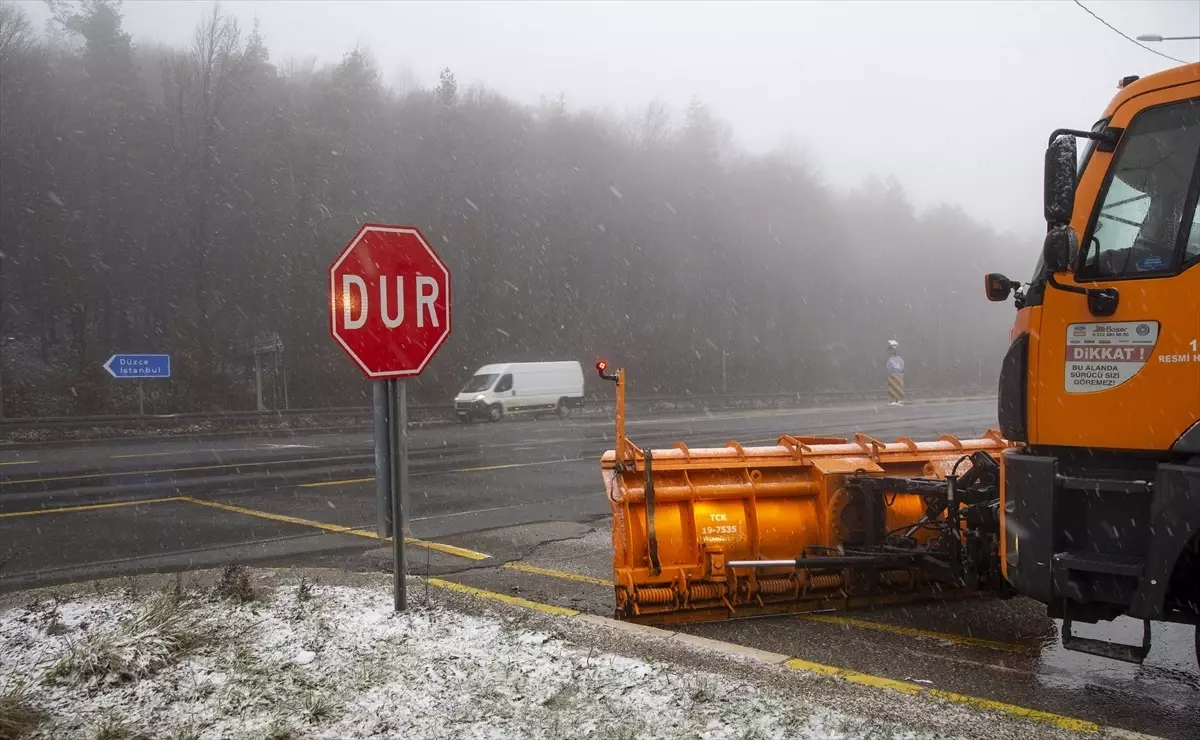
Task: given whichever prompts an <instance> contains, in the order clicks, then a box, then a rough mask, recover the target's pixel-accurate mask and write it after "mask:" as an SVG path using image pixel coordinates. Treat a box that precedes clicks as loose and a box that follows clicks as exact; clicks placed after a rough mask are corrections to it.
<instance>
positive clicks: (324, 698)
mask: <svg viewBox="0 0 1200 740" xmlns="http://www.w3.org/2000/svg"><path fill="white" fill-rule="evenodd" d="M334 708H335V706H334V703H333V699H330V698H329V696H328V695H326V694H319V693H316V692H312V693H308V694H305V695H304V698H303V699H302V700H301V702H300V712H301V714H303V715H304V719H305V720H307V721H308V722H311V723H312V724H316V723H318V722H320V721H321V720H325V719H329V718H330V717H331V716H332V715H333V710H334Z"/></svg>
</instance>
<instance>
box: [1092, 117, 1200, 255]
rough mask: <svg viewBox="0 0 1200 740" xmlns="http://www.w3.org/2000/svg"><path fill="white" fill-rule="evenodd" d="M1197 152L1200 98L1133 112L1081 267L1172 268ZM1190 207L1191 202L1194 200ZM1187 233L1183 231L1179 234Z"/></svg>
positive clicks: (1187, 217) (1184, 221) (1186, 219)
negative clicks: (1199, 99) (1132, 118)
mask: <svg viewBox="0 0 1200 740" xmlns="http://www.w3.org/2000/svg"><path fill="white" fill-rule="evenodd" d="M1198 152H1200V101H1197V100H1187V101H1183V102H1181V103H1176V104H1174V105H1168V106H1163V107H1160V108H1153V109H1151V110H1147V111H1145V112H1143V113H1141V114H1139V115H1138V116H1137V117H1136V118H1135V119H1134V120H1133V123H1132V124H1131V125H1130V127H1129V130H1128V131H1127V132H1126V133H1125V135H1124V137H1123V138H1122V140H1121V145H1120V148H1119V149H1118V150H1117V154H1116V157H1115V159H1114V160H1113V164H1112V171H1111V173H1110V174H1109V180H1108V183H1107V184H1106V185H1105V192H1104V197H1103V200H1102V202H1101V205H1100V208H1099V209H1098V210H1097V212H1096V213H1095V215H1093V217H1092V225H1091V228H1090V234H1089V236H1088V239H1087V242H1086V244H1087V258H1086V261H1085V262H1084V265H1083V267H1082V268H1081V269H1080V271H1079V273H1080V276H1081V277H1087V278H1113V277H1122V276H1132V275H1139V274H1145V273H1154V272H1162V271H1169V270H1171V269H1173V268H1174V267H1175V265H1176V264H1177V263H1176V260H1177V259H1178V257H1179V256H1181V255H1179V254H1178V251H1179V250H1178V247H1179V246H1180V228H1181V227H1183V226H1185V225H1186V224H1188V223H1190V220H1191V214H1190V213H1185V212H1184V211H1185V210H1187V209H1188V197H1187V196H1188V191H1189V188H1190V186H1191V183H1192V178H1193V173H1194V171H1195V169H1196V155H1197V153H1198ZM1193 207H1194V204H1193ZM1185 239H1186V236H1185Z"/></svg>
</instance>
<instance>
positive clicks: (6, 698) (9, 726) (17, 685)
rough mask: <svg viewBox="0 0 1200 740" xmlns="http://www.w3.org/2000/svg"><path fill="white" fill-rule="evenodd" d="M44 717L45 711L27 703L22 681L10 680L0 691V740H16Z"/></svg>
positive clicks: (38, 723)
mask: <svg viewBox="0 0 1200 740" xmlns="http://www.w3.org/2000/svg"><path fill="white" fill-rule="evenodd" d="M45 719H46V714H45V712H42V711H41V710H40V709H38V708H37V707H35V706H33V705H32V704H30V703H29V701H28V697H26V695H25V683H24V682H22V681H15V680H10V681H9V682H8V684H7V685H6V686H5V687H4V689H3V691H0V740H17V738H19V737H21V736H22V735H24V734H25V733H26V732H29V731H30V730H32V729H33V728H35V727H37V726H38V725H40V724H41V723H42V721H43V720H45Z"/></svg>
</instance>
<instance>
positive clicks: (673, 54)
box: [27, 0, 1200, 233]
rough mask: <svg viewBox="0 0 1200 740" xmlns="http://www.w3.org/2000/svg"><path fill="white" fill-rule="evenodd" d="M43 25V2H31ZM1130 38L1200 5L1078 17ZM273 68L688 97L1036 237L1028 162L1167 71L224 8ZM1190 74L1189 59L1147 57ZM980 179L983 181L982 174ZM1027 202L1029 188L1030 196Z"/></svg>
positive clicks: (828, 33)
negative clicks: (356, 64)
mask: <svg viewBox="0 0 1200 740" xmlns="http://www.w3.org/2000/svg"><path fill="white" fill-rule="evenodd" d="M27 5H28V6H29V9H30V11H31V12H32V13H33V14H34V15H35V17H39V18H48V17H49V13H48V12H47V11H46V10H45V6H44V4H42V3H36V2H30V3H27ZM209 5H210V3H208V2H204V1H202V0H185V1H180V2H175V1H173V2H143V1H139V2H132V3H127V4H126V5H125V7H124V9H123V12H124V15H125V27H126V30H128V31H129V32H130V34H131V35H132V36H133V37H134V39H135V40H137V41H139V42H142V43H147V42H156V41H158V42H163V43H167V44H172V45H175V44H183V43H186V42H187V41H189V40H190V38H191V35H192V30H193V27H194V26H195V24H196V22H197V21H198V20H199V18H200V17H201V15H203V13H204V12H205V11H206V8H207V7H208V6H209ZM1085 5H1088V6H1089V7H1091V8H1092V9H1093V10H1094V11H1095V12H1097V14H1098V15H1101V17H1103V18H1104V19H1105V20H1107V21H1108V22H1109V23H1111V24H1113V25H1114V26H1116V27H1117V28H1119V29H1121V30H1123V31H1125V33H1127V34H1128V35H1130V36H1137V35H1138V34H1142V33H1158V34H1162V35H1195V34H1197V32H1198V31H1197V29H1200V2H1188V1H1187V0H1167V1H1165V2H1161V1H1160V2H1149V1H1147V0H1133V1H1130V2H1112V1H1108V2H1105V1H1103V0H1100V1H1098V2H1093V3H1091V4H1088V3H1085ZM225 10H226V11H227V12H229V13H231V14H233V15H235V16H236V17H238V18H239V19H240V20H241V22H242V25H243V27H245V28H249V27H250V25H251V24H252V22H253V21H254V19H255V18H257V19H258V20H259V22H260V23H261V27H262V31H263V34H264V35H265V37H266V39H267V41H268V45H269V46H270V48H271V54H272V58H273V59H274V60H275V61H276V62H281V61H284V60H288V59H295V60H303V59H308V58H313V59H315V60H316V62H317V63H318V64H326V63H336V62H337V61H339V60H340V59H341V56H342V54H344V53H345V52H346V51H347V50H348V49H351V48H354V47H355V46H356V45H358V46H362V47H364V48H368V49H370V51H371V53H372V54H373V55H374V57H375V58H376V59H377V60H378V64H379V69H380V72H381V75H382V78H383V81H384V82H385V83H389V84H393V85H396V84H397V83H401V84H404V83H407V84H411V83H412V82H413V81H416V82H417V83H419V84H421V85H424V86H426V87H432V86H434V85H436V84H437V75H438V72H439V71H440V70H441V69H442V68H443V67H449V68H451V69H453V70H454V72H455V74H456V76H457V79H458V81H459V83H460V84H462V85H463V86H464V87H466V86H470V85H472V84H477V83H478V84H483V85H486V86H487V87H489V88H491V89H494V90H496V91H498V92H500V93H503V94H504V95H506V96H509V97H512V98H513V99H515V100H517V101H520V102H523V103H529V104H536V103H538V102H539V101H540V100H541V99H542V98H543V97H548V98H557V97H558V96H559V95H560V94H561V95H563V96H564V98H565V101H566V103H567V104H568V105H569V106H570V107H571V108H573V109H578V108H598V109H602V110H607V111H608V112H610V113H612V114H614V115H622V114H624V113H626V112H627V111H628V110H629V109H630V108H636V107H640V106H641V105H643V104H645V103H647V102H649V101H652V100H661V101H664V102H666V103H667V104H668V105H669V106H670V107H671V108H672V109H673V110H674V111H675V113H676V116H677V117H678V115H679V114H680V113H681V112H682V111H683V110H684V109H685V108H686V106H687V104H688V102H689V101H690V99H691V98H692V97H693V96H699V97H700V98H702V99H703V100H704V101H705V102H707V103H708V104H709V105H710V106H711V107H712V109H713V111H714V113H716V115H717V116H719V117H720V118H722V119H724V120H727V121H728V122H729V124H730V126H731V127H732V130H733V133H734V137H735V139H736V141H737V142H738V143H739V144H741V145H743V146H745V147H747V148H749V149H750V150H752V151H758V152H762V151H767V150H769V149H772V148H775V147H777V146H779V145H781V144H782V145H786V146H791V147H798V148H800V149H802V150H803V151H804V152H805V153H806V155H807V156H808V157H809V158H810V159H811V160H812V161H813V162H814V163H815V164H816V165H817V166H818V167H819V169H820V172H821V174H822V175H823V177H824V178H825V179H826V180H827V181H829V182H830V183H832V184H835V185H837V186H839V187H843V188H847V187H853V186H855V185H857V184H859V183H860V182H861V181H862V180H863V179H864V178H866V177H868V176H871V175H874V176H876V177H880V178H886V177H888V176H889V175H893V176H895V177H896V178H897V179H898V180H899V181H900V182H901V183H903V184H904V186H905V188H906V189H907V191H908V192H909V193H910V195H911V196H912V198H913V199H914V201H915V202H916V203H917V204H918V205H920V206H925V207H927V206H931V205H936V204H938V203H942V202H948V203H954V204H956V205H959V206H962V207H963V208H964V209H965V210H966V211H967V212H968V213H969V214H971V215H972V216H975V217H977V218H981V219H984V220H986V221H988V222H989V223H990V224H991V225H992V226H993V227H996V228H999V229H1016V230H1018V231H1022V232H1031V233H1036V232H1037V231H1038V230H1040V228H1041V222H1040V213H1041V212H1040V201H1039V198H1040V194H1039V192H1038V189H1037V187H1036V183H1037V182H1038V179H1039V177H1040V174H1041V159H1040V156H1039V155H1038V152H1039V150H1040V148H1041V147H1043V146H1044V145H1045V139H1046V135H1047V134H1048V133H1049V132H1050V131H1052V130H1053V129H1055V128H1059V127H1064V126H1071V127H1077V128H1080V127H1082V128H1086V127H1088V126H1090V125H1091V124H1092V123H1093V122H1094V120H1095V119H1096V117H1097V116H1098V114H1099V112H1100V110H1101V109H1102V108H1103V106H1104V104H1105V103H1106V102H1107V101H1108V99H1109V98H1110V97H1111V96H1112V94H1113V92H1114V91H1115V87H1116V81H1117V80H1118V79H1120V78H1122V77H1125V76H1126V75H1131V74H1136V75H1142V76H1144V75H1147V74H1150V73H1152V72H1156V71H1159V70H1161V69H1165V68H1167V67H1170V66H1172V65H1173V62H1171V61H1170V60H1167V59H1164V58H1162V57H1159V56H1156V55H1154V54H1152V53H1150V52H1148V51H1144V50H1142V49H1139V48H1138V47H1137V46H1134V45H1133V44H1131V43H1130V42H1128V41H1126V40H1125V39H1122V38H1121V37H1120V36H1118V35H1117V34H1115V33H1114V32H1112V31H1111V30H1109V29H1108V28H1105V27H1104V26H1103V25H1102V24H1100V23H1099V22H1097V21H1096V20H1094V19H1093V18H1092V17H1090V16H1089V15H1087V13H1086V12H1085V11H1083V10H1082V9H1081V8H1079V7H1078V6H1076V5H1075V4H1074V3H1073V2H1071V1H1070V0H1065V1H1063V2H958V3H955V2H923V3H922V2H892V1H889V2H857V3H856V2H811V3H784V2H762V3H756V2H736V3H735V2H728V3H725V2H661V3H652V2H644V3H640V2H595V3H589V2H570V3H566V2H564V3H536V2H524V3H512V2H428V3H425V2H407V3H399V2H381V1H377V0H369V1H366V2H356V1H354V0H339V2H312V1H306V2H294V1H289V0H262V1H240V2H227V3H226V4H225ZM1151 47H1152V48H1154V49H1156V50H1157V51H1160V52H1163V53H1166V54H1169V55H1171V56H1175V57H1178V58H1180V59H1183V60H1185V61H1195V60H1196V59H1198V58H1200V44H1197V42H1195V41H1192V42H1174V43H1159V44H1153V45H1151ZM984 172H985V173H987V176H986V177H981V176H980V173H984ZM1031 183H1033V185H1031Z"/></svg>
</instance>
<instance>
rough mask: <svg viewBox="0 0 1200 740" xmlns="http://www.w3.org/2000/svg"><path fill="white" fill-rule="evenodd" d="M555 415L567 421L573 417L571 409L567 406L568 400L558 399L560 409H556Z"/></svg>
mask: <svg viewBox="0 0 1200 740" xmlns="http://www.w3.org/2000/svg"><path fill="white" fill-rule="evenodd" d="M554 413H556V414H558V418H560V419H565V418H567V417H568V416H570V415H571V407H570V406H568V405H567V399H565V398H560V399H558V408H556V409H554Z"/></svg>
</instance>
